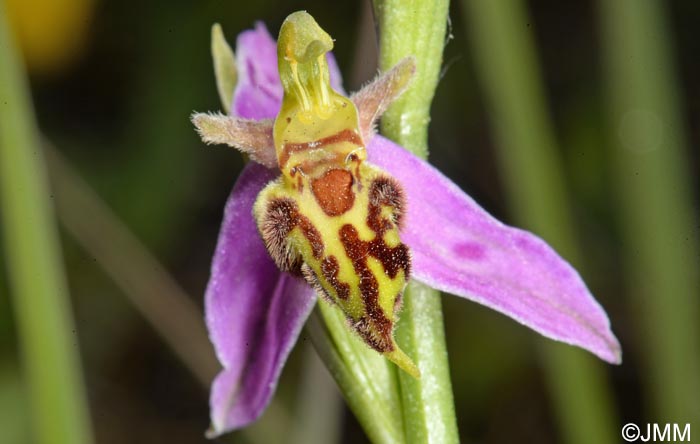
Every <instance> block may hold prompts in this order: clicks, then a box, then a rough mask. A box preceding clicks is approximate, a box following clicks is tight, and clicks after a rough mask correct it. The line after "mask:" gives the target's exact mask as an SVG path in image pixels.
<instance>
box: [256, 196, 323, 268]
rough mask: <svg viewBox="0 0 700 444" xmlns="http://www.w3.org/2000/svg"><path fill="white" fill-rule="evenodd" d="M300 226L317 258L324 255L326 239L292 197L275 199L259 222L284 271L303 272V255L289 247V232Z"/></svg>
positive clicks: (268, 244) (273, 256)
mask: <svg viewBox="0 0 700 444" xmlns="http://www.w3.org/2000/svg"><path fill="white" fill-rule="evenodd" d="M295 227H299V229H300V230H301V232H302V234H303V235H304V237H305V238H306V240H308V241H309V244H310V245H311V252H312V254H313V255H314V257H315V258H316V259H320V258H321V256H322V254H323V248H324V244H323V238H322V237H321V233H320V232H319V231H318V229H316V227H315V226H314V225H313V223H312V222H311V221H310V220H309V219H308V218H307V217H306V216H304V215H303V214H301V213H299V208H298V207H297V204H296V202H294V200H292V199H289V198H276V199H272V200H271V201H270V202H269V203H268V204H267V209H266V212H265V216H264V217H263V220H262V223H261V224H260V235H261V237H262V238H263V242H264V243H265V247H266V248H267V251H268V252H269V253H270V256H271V257H272V260H273V261H274V262H275V264H277V266H278V267H279V268H280V269H281V270H282V271H289V272H292V273H294V274H296V275H299V274H300V273H301V269H300V267H301V264H302V261H303V259H302V257H301V255H299V254H295V253H294V252H293V251H292V250H291V249H290V248H288V236H289V233H290V232H291V231H292V230H293V229H294V228H295Z"/></svg>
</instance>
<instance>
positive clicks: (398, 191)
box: [368, 176, 406, 233]
mask: <svg viewBox="0 0 700 444" xmlns="http://www.w3.org/2000/svg"><path fill="white" fill-rule="evenodd" d="M369 200H370V211H372V210H374V211H375V212H376V211H377V209H378V210H379V211H378V212H377V213H376V214H373V215H372V219H373V220H372V221H370V220H369V219H370V218H369V217H368V223H374V222H375V221H377V219H378V218H379V215H380V214H381V207H382V206H383V205H386V206H389V207H391V209H392V219H393V222H394V223H395V224H396V225H397V226H398V227H399V229H401V227H402V225H403V216H404V208H406V199H405V197H404V193H403V189H402V188H401V185H400V184H399V182H398V181H397V180H396V179H394V178H393V177H389V176H380V177H378V178H376V179H375V180H374V181H373V182H372V184H371V185H370V190H369ZM370 228H372V226H371V225H370ZM377 228H379V227H377ZM373 229H374V228H373ZM383 229H384V230H385V229H386V227H383ZM381 232H382V233H383V232H384V231H381Z"/></svg>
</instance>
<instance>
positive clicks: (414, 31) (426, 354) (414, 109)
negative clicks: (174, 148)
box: [374, 0, 459, 443]
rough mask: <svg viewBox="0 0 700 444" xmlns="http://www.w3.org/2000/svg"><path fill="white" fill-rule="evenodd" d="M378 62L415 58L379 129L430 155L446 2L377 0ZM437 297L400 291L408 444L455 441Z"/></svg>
mask: <svg viewBox="0 0 700 444" xmlns="http://www.w3.org/2000/svg"><path fill="white" fill-rule="evenodd" d="M374 8H375V15H376V17H377V19H378V21H379V30H380V31H379V52H380V61H379V65H380V68H381V69H382V70H387V69H389V68H391V67H392V66H393V65H394V64H396V63H397V62H398V61H399V60H401V59H402V58H404V57H406V56H409V55H412V56H414V57H415V58H416V63H417V69H416V78H415V79H414V81H413V83H412V84H411V86H410V88H409V89H408V91H406V92H405V93H404V95H403V96H402V97H401V98H400V99H399V100H398V101H397V102H395V103H394V104H393V105H392V106H391V107H390V108H389V110H388V111H387V112H386V113H385V114H384V116H383V117H382V133H383V134H384V135H385V136H387V137H389V138H391V139H392V140H394V141H396V142H397V143H399V144H401V145H402V146H404V147H405V148H407V149H408V150H410V151H412V152H413V153H415V154H416V155H418V156H421V157H423V158H426V157H427V155H428V123H429V122H430V104H431V102H432V100H433V95H434V93H435V88H436V86H437V82H438V80H439V74H440V68H441V65H442V50H443V46H444V44H445V38H446V27H447V14H448V9H449V1H448V0H437V1H432V0H408V1H406V0H375V2H374ZM442 319H443V317H442V307H441V303H440V294H439V293H438V292H437V291H435V290H433V289H430V288H428V287H426V286H425V285H422V284H420V283H417V282H412V283H411V284H410V285H409V286H408V287H407V288H406V291H405V293H404V307H403V309H402V312H401V319H400V321H399V323H398V328H397V340H398V341H399V344H400V346H401V347H402V348H403V349H404V350H405V351H406V353H407V354H408V355H409V356H411V358H412V359H413V360H414V361H415V362H416V364H417V365H418V368H419V369H420V371H421V378H420V379H415V378H413V377H411V376H409V375H407V374H405V373H404V372H401V371H399V372H398V379H399V383H400V386H401V396H402V407H403V419H404V427H405V431H406V438H407V442H409V443H427V442H440V443H456V442H459V435H458V432H457V421H456V417H455V411H454V401H453V398H452V386H451V382H450V373H449V367H448V362H447V349H446V346H445V338H444V336H445V333H444V328H443V320H442Z"/></svg>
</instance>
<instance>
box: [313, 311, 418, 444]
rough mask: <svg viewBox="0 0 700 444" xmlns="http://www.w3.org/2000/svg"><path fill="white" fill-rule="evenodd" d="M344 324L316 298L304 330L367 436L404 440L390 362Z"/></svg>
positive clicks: (392, 442) (395, 442)
mask: <svg viewBox="0 0 700 444" xmlns="http://www.w3.org/2000/svg"><path fill="white" fill-rule="evenodd" d="M346 323H347V320H346V319H345V316H344V315H343V314H342V313H341V312H340V311H339V310H335V309H334V308H333V307H331V306H329V305H328V304H327V303H325V302H323V301H319V303H318V304H317V306H316V310H315V311H314V313H313V314H312V315H311V317H310V318H309V321H308V322H307V323H306V331H307V332H308V333H309V336H310V337H311V340H312V341H313V344H314V347H315V348H316V351H318V353H319V355H320V356H321V359H322V360H323V362H324V363H325V364H326V367H327V368H328V371H329V372H330V373H331V375H332V376H333V378H334V379H335V380H336V382H337V383H338V386H339V387H340V390H341V391H342V393H343V396H344V397H345V399H346V401H347V403H348V406H350V409H351V410H352V412H353V413H354V414H355V417H357V420H358V421H359V422H360V424H361V425H362V427H363V428H364V430H365V433H367V436H368V437H369V439H370V440H371V441H372V442H373V443H375V444H401V443H405V442H406V439H405V436H404V430H403V422H402V418H401V399H399V390H398V387H397V384H396V380H395V378H394V370H393V369H392V366H393V365H394V364H392V363H390V362H389V361H387V360H386V359H385V358H384V357H383V356H381V355H380V354H378V353H377V352H375V351H374V350H371V349H369V347H367V345H365V343H364V342H362V341H361V340H360V339H359V338H358V337H357V335H356V334H354V333H352V332H351V331H349V330H348V328H347V326H346V325H345V324H346Z"/></svg>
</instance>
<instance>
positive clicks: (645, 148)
mask: <svg viewBox="0 0 700 444" xmlns="http://www.w3.org/2000/svg"><path fill="white" fill-rule="evenodd" d="M665 5H666V4H665V2H658V1H653V0H643V1H630V0H619V1H601V2H599V9H600V13H601V17H600V18H601V22H602V25H603V26H602V29H603V37H604V38H603V50H604V55H605V68H606V71H605V73H606V80H607V84H608V95H609V99H610V101H611V110H610V130H611V137H612V138H613V143H614V158H615V169H616V178H617V184H618V186H619V187H618V188H619V189H618V190H616V191H617V192H618V197H619V200H618V203H619V206H618V208H619V215H620V224H621V227H622V232H623V236H624V241H625V250H624V256H623V258H624V261H625V263H624V265H625V268H626V270H627V272H628V273H627V274H628V276H627V279H628V287H629V290H630V292H629V294H630V301H629V302H630V304H632V306H633V307H635V308H637V307H639V309H638V310H637V311H636V312H635V314H636V315H638V316H639V318H640V320H639V323H638V325H637V327H638V328H639V333H640V339H641V342H640V345H639V347H640V349H639V353H640V354H641V356H642V358H643V359H644V361H645V362H644V363H645V365H646V371H647V374H646V385H647V387H648V390H649V391H650V392H651V393H650V395H651V401H652V403H653V408H652V413H653V414H654V415H655V416H653V417H652V418H653V419H654V422H674V423H686V422H688V423H689V422H694V423H695V424H700V383H699V380H698V378H700V358H699V356H698V353H699V352H700V344H699V343H698V341H699V338H700V331H699V327H698V322H697V320H698V315H699V314H700V313H699V309H698V295H699V294H700V290H699V289H698V272H699V270H700V264H699V263H698V249H699V247H698V237H697V234H698V231H697V227H698V220H697V215H695V218H694V216H693V214H692V211H693V210H692V203H691V193H690V189H689V188H690V187H689V182H690V180H689V177H688V171H687V166H686V164H685V163H684V162H686V161H685V160H684V157H685V156H686V153H687V146H686V143H685V130H684V125H683V119H682V117H681V116H680V110H681V105H680V104H679V98H678V91H677V90H676V88H675V86H674V85H675V83H676V80H677V79H676V76H675V73H674V69H673V52H672V50H671V44H670V42H669V39H668V36H667V32H668V31H667V29H668V28H667V24H666V23H665V20H666V15H665V11H664V8H665Z"/></svg>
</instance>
